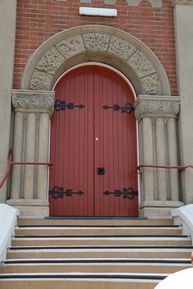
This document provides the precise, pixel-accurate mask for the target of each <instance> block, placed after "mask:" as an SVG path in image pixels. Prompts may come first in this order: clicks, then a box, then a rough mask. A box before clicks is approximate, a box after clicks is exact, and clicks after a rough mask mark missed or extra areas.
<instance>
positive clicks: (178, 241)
mask: <svg viewBox="0 0 193 289" xmlns="http://www.w3.org/2000/svg"><path fill="white" fill-rule="evenodd" d="M191 244H192V242H191V239H190V238H188V237H181V236H180V237H175V236H173V237H161V236H160V237H156V236H154V237H143V236H141V237H140V238H139V236H138V237H137V238H136V237H112V236H109V237H106V238H105V237H103V238H101V237H100V238H99V237H93V238H85V237H82V238H80V237H75V238H70V237H62V238H60V237H58V238H54V237H53V238H52V237H49V238H44V237H42V238H13V240H12V246H54V245H55V246H68V245H71V246H78V245H82V246H84V245H85V246H89V245H93V246H94V245H95V246H96V245H109V246H110V245H118V246H124V245H125V246H126V245H128V246H134V245H136V246H137V245H139V246H142V245H144V246H145V245H149V246H151V245H154V246H191Z"/></svg>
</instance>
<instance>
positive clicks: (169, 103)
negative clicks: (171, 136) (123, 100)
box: [135, 95, 180, 120]
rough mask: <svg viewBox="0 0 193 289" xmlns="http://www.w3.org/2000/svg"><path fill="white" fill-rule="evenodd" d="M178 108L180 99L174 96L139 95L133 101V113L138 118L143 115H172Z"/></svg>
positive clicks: (177, 111)
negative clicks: (134, 101)
mask: <svg viewBox="0 0 193 289" xmlns="http://www.w3.org/2000/svg"><path fill="white" fill-rule="evenodd" d="M179 109H180V99H179V97H174V96H168V97H167V96H148V95H140V96H139V98H138V100H137V101H136V103H135V115H136V118H137V119H138V120H140V119H142V118H143V117H156V118H158V117H167V116H168V117H174V118H176V117H177V115H178V113H179Z"/></svg>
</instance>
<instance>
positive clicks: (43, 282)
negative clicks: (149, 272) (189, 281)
mask: <svg viewBox="0 0 193 289" xmlns="http://www.w3.org/2000/svg"><path fill="white" fill-rule="evenodd" d="M158 277H159V276H157V278H158ZM159 282H160V279H156V276H155V279H150V278H149V279H145V280H143V279H142V280H141V279H138V276H135V277H134V278H133V279H121V278H119V279H104V278H101V279H100V278H97V279H96V278H93V279H90V278H88V277H86V278H77V279H73V278H72V277H70V276H69V277H68V278H66V279H64V278H63V279H59V278H58V276H56V275H55V276H53V278H52V279H51V278H49V279H47V278H41V279H40V278H38V277H37V276H36V279H31V278H30V276H29V275H28V277H27V279H14V278H13V279H10V278H9V275H8V276H7V279H6V278H5V279H0V288H1V289H23V288H30V289H37V288H41V289H53V288H54V289H64V288H68V289H83V288H84V289H98V288H99V286H100V287H101V288H103V289H118V288H121V289H134V288H135V289H154V287H155V286H156V285H157V284H158V283H159Z"/></svg>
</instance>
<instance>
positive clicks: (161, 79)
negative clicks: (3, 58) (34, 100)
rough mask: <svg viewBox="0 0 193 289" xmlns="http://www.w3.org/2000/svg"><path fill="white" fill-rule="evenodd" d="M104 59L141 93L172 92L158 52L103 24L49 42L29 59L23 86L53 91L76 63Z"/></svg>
mask: <svg viewBox="0 0 193 289" xmlns="http://www.w3.org/2000/svg"><path fill="white" fill-rule="evenodd" d="M104 60H105V63H106V64H109V65H112V66H114V67H115V68H117V69H118V70H120V71H121V72H122V73H123V74H125V75H126V77H127V78H128V79H130V81H131V82H132V83H133V86H134V88H135V90H136V92H137V94H149V95H170V87H169V81H168V78H167V75H166V73H165V71H164V68H163V67H162V65H161V63H160V61H159V60H158V58H157V57H156V56H155V55H154V53H153V52H152V51H151V50H150V49H149V48H148V47H147V46H146V45H145V44H144V43H142V42H141V41H140V40H138V39H137V38H135V37H133V36H132V35H130V34H128V33H126V32H124V31H121V30H119V29H116V28H112V27H108V26H102V25H85V26H80V27H75V28H71V29H68V30H66V31H62V32H60V33H57V34H56V35H54V36H52V37H51V38H49V39H48V40H47V41H45V42H44V43H43V44H42V45H41V46H40V47H39V48H38V49H37V50H36V51H35V53H34V54H33V55H32V57H31V58H30V59H29V61H28V63H27V65H26V68H25V70H24V74H23V79H22V85H21V86H22V88H23V89H32V90H52V88H53V86H54V84H55V82H56V81H57V79H58V78H59V77H60V76H61V75H62V74H63V73H64V72H65V71H67V70H68V69H69V68H71V67H72V66H74V65H78V64H80V63H86V62H87V61H95V62H96V61H97V62H99V63H100V62H101V63H104Z"/></svg>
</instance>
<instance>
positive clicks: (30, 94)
mask: <svg viewBox="0 0 193 289" xmlns="http://www.w3.org/2000/svg"><path fill="white" fill-rule="evenodd" d="M12 103H13V107H14V111H15V127H14V144H13V158H14V161H22V162H48V160H49V156H48V149H49V118H50V115H51V112H52V108H53V103H54V92H52V91H37V90H36V91H31V90H13V96H12ZM47 184H48V166H47V165H43V166H41V167H40V166H36V165H19V166H18V165H13V173H12V180H11V188H12V189H11V199H10V200H8V201H7V203H8V204H10V205H12V206H15V207H17V208H19V209H20V211H21V215H27V216H38V217H45V216H48V215H49V210H48V186H47Z"/></svg>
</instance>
